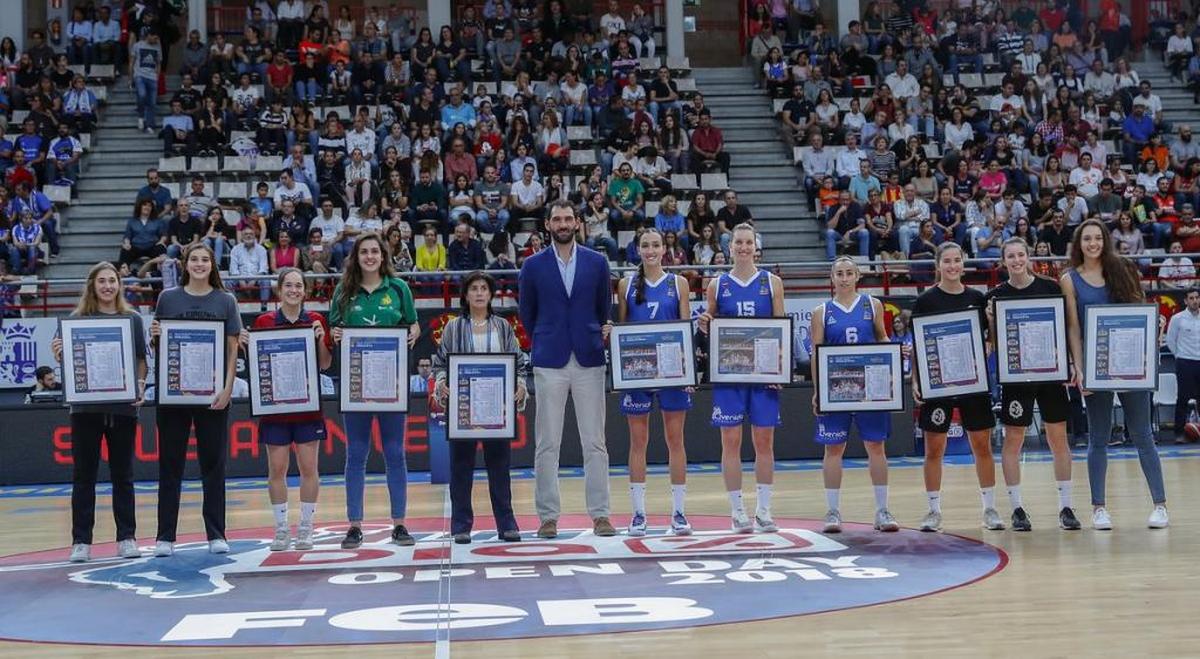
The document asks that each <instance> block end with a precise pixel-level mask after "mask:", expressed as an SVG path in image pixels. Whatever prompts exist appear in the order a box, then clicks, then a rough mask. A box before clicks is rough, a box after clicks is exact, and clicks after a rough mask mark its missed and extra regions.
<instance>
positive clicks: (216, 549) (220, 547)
mask: <svg viewBox="0 0 1200 659" xmlns="http://www.w3.org/2000/svg"><path fill="white" fill-rule="evenodd" d="M208 553H210V554H228V553H229V543H228V542H225V541H224V540H222V539H221V538H217V539H216V540H209V541H208Z"/></svg>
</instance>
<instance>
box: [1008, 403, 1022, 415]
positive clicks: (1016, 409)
mask: <svg viewBox="0 0 1200 659" xmlns="http://www.w3.org/2000/svg"><path fill="white" fill-rule="evenodd" d="M1024 413H1025V406H1024V405H1021V401H1019V400H1014V401H1013V402H1011V403H1009V404H1008V416H1009V418H1013V419H1019V418H1021V415H1022V414H1024Z"/></svg>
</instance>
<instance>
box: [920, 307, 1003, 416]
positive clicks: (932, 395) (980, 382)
mask: <svg viewBox="0 0 1200 659" xmlns="http://www.w3.org/2000/svg"><path fill="white" fill-rule="evenodd" d="M912 329H913V354H914V356H915V357H916V364H917V377H918V378H919V380H918V382H919V384H920V387H921V389H920V391H921V397H922V399H924V400H936V399H938V398H951V397H954V396H970V395H971V394H986V393H988V391H989V390H988V376H987V361H986V358H985V355H984V350H983V328H982V327H980V321H979V311H978V310H977V309H967V310H965V311H951V312H948V313H934V314H924V315H920V316H913V319H912Z"/></svg>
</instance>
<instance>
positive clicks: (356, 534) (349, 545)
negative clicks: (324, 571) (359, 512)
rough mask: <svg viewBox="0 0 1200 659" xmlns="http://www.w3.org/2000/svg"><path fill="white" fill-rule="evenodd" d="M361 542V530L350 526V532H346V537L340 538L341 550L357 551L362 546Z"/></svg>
mask: <svg viewBox="0 0 1200 659" xmlns="http://www.w3.org/2000/svg"><path fill="white" fill-rule="evenodd" d="M362 541H363V534H362V529H360V528H358V527H357V526H351V527H350V530H349V531H346V537H345V538H342V549H358V548H359V547H361V546H362Z"/></svg>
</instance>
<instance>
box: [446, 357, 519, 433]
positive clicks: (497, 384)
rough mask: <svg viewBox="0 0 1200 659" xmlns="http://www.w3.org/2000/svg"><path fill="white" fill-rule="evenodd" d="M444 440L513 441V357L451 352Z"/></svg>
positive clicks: (514, 380) (514, 426)
mask: <svg viewBox="0 0 1200 659" xmlns="http://www.w3.org/2000/svg"><path fill="white" fill-rule="evenodd" d="M446 380H447V381H446V385H447V386H448V387H449V389H450V397H449V400H448V401H447V405H446V439H448V440H451V441H459V440H467V441H474V440H507V441H511V440H514V439H516V438H517V356H516V355H513V354H510V353H478V352H476V353H452V354H450V355H448V356H447V361H446Z"/></svg>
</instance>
